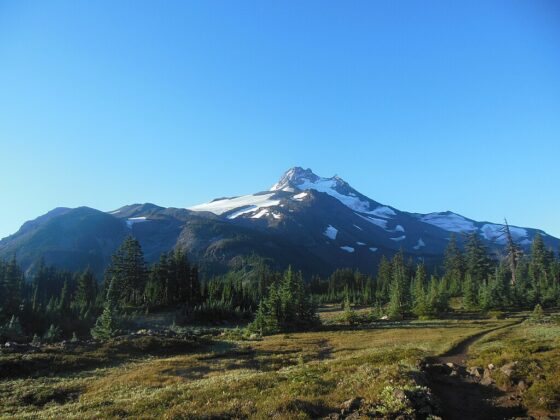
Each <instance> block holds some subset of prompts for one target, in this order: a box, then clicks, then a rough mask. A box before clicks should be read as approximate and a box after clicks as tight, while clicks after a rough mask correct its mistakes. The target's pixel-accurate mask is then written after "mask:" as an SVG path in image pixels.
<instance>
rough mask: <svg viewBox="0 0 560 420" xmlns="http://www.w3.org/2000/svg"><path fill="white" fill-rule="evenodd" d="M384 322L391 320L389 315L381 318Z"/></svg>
mask: <svg viewBox="0 0 560 420" xmlns="http://www.w3.org/2000/svg"><path fill="white" fill-rule="evenodd" d="M379 319H380V320H382V321H387V320H388V319H389V316H388V315H383V316H382V317H381V318H379Z"/></svg>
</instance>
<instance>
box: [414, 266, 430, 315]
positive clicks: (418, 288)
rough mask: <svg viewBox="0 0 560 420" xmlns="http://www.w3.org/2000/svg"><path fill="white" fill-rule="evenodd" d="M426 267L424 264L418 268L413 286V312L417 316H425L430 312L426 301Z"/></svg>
mask: <svg viewBox="0 0 560 420" xmlns="http://www.w3.org/2000/svg"><path fill="white" fill-rule="evenodd" d="M425 283H426V269H425V268H424V264H419V265H418V266H417V268H416V275H415V276H414V282H413V286H412V312H414V314H415V315H416V316H425V315H427V313H428V310H427V309H428V308H427V302H426V289H425V287H426V286H425Z"/></svg>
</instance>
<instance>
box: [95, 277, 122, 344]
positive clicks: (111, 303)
mask: <svg viewBox="0 0 560 420" xmlns="http://www.w3.org/2000/svg"><path fill="white" fill-rule="evenodd" d="M115 283H116V281H115V278H113V279H112V280H111V282H110V284H109V288H108V290H107V297H106V301H105V307H104V308H103V312H102V313H101V315H100V316H99V318H97V321H96V322H95V326H94V327H93V328H92V329H91V336H92V337H93V338H95V339H98V340H107V339H109V338H111V337H113V336H114V335H115V334H116V333H117V330H118V313H117V309H116V305H117V303H116V300H117V296H118V292H117V290H116V288H115Z"/></svg>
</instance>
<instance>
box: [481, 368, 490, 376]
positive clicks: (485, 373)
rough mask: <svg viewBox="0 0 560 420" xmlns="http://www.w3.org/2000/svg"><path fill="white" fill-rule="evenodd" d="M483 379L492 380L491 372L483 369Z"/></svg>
mask: <svg viewBox="0 0 560 420" xmlns="http://www.w3.org/2000/svg"><path fill="white" fill-rule="evenodd" d="M482 377H483V378H492V372H491V371H490V369H484V373H483V374H482Z"/></svg>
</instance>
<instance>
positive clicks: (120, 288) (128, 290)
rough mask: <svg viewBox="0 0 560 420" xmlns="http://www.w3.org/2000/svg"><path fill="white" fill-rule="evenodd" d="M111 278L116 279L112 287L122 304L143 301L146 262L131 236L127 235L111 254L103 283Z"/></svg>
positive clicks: (140, 302)
mask: <svg viewBox="0 0 560 420" xmlns="http://www.w3.org/2000/svg"><path fill="white" fill-rule="evenodd" d="M113 278H114V279H115V280H116V284H115V285H114V287H115V290H116V293H117V295H118V297H119V301H120V302H121V303H122V304H125V305H128V304H131V305H139V304H142V303H143V301H144V290H145V287H146V280H147V269H146V262H145V261H144V254H143V252H142V247H141V246H140V243H139V242H138V241H137V240H136V239H134V238H133V237H132V236H127V237H126V238H125V240H124V242H123V243H122V245H121V246H120V248H119V249H118V250H117V252H116V253H115V254H113V257H112V260H111V264H110V265H109V267H108V268H107V270H106V272H105V284H106V285H107V284H108V283H109V281H111V280H112V279H113Z"/></svg>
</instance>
